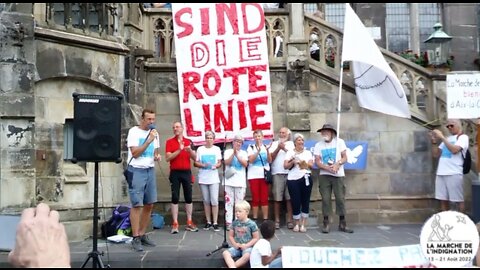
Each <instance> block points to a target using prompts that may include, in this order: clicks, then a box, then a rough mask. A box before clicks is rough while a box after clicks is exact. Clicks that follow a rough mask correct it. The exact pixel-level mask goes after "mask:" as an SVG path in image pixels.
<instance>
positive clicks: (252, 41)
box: [238, 37, 262, 62]
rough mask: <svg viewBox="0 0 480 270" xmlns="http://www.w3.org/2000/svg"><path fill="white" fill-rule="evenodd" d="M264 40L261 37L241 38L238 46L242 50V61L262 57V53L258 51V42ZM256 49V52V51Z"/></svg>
mask: <svg viewBox="0 0 480 270" xmlns="http://www.w3.org/2000/svg"><path fill="white" fill-rule="evenodd" d="M261 42H262V40H261V39H260V37H248V38H239V39H238V46H239V51H240V59H239V61H240V62H245V61H256V60H261V59H262V54H261V53H260V52H259V51H258V49H259V48H258V44H259V43H261ZM255 51H256V53H254V52H255Z"/></svg>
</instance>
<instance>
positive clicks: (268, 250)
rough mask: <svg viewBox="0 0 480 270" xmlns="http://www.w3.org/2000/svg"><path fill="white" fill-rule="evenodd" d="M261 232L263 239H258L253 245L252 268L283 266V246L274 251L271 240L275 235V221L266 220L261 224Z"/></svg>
mask: <svg viewBox="0 0 480 270" xmlns="http://www.w3.org/2000/svg"><path fill="white" fill-rule="evenodd" d="M260 233H261V234H262V237H263V239H260V240H258V241H257V243H256V244H255V245H254V246H253V249H252V252H251V254H250V267H251V268H282V257H278V258H277V256H278V255H280V254H281V252H282V249H281V247H280V248H278V249H277V250H275V251H274V252H273V253H272V247H271V245H270V240H272V238H273V236H275V222H273V221H272V220H265V221H264V222H263V223H262V225H260Z"/></svg>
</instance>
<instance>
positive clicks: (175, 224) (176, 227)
mask: <svg viewBox="0 0 480 270" xmlns="http://www.w3.org/2000/svg"><path fill="white" fill-rule="evenodd" d="M171 233H172V234H176V233H178V223H176V222H175V223H173V224H172V231H171Z"/></svg>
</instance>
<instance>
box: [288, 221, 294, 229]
mask: <svg viewBox="0 0 480 270" xmlns="http://www.w3.org/2000/svg"><path fill="white" fill-rule="evenodd" d="M287 228H288V229H289V230H291V229H293V222H291V221H289V222H287Z"/></svg>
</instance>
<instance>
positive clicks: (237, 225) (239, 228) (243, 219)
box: [222, 201, 260, 268]
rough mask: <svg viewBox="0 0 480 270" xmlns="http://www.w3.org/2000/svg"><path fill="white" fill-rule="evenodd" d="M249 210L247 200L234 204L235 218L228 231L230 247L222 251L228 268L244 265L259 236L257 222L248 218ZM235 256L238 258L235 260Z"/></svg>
mask: <svg viewBox="0 0 480 270" xmlns="http://www.w3.org/2000/svg"><path fill="white" fill-rule="evenodd" d="M249 212H250V204H249V203H248V202H247V201H240V202H238V203H237V204H235V217H236V219H235V220H234V221H233V222H232V229H231V230H230V231H229V232H228V239H229V240H230V248H229V249H227V250H225V251H224V252H223V253H222V255H223V259H224V260H225V263H226V264H227V266H228V267H229V268H238V267H243V266H245V264H246V263H247V262H248V261H249V260H250V252H251V251H252V247H253V245H255V243H257V241H258V239H259V238H260V235H259V233H258V227H257V224H256V223H255V222H253V221H252V220H251V219H249V218H248V213H249ZM236 258H239V259H238V260H237V261H235V259H236Z"/></svg>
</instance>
